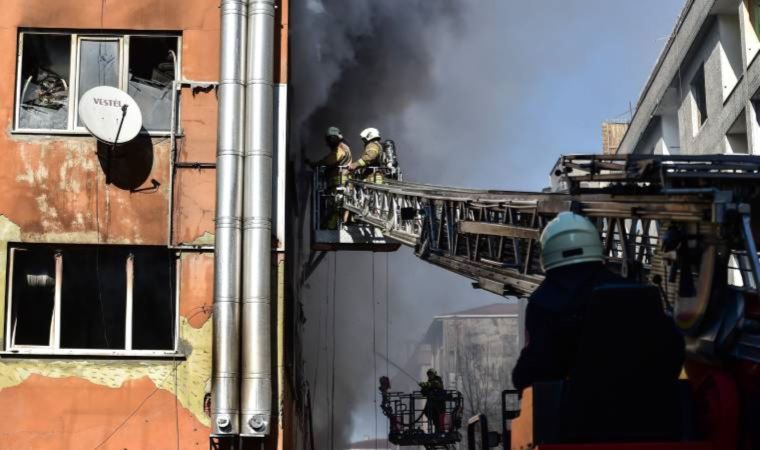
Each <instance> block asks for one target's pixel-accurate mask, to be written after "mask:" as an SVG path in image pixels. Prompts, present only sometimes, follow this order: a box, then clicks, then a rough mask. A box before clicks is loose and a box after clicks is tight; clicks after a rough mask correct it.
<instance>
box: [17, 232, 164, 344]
mask: <svg viewBox="0 0 760 450" xmlns="http://www.w3.org/2000/svg"><path fill="white" fill-rule="evenodd" d="M8 263H9V266H10V267H9V268H8V271H9V273H10V274H11V275H10V277H9V281H10V283H9V286H8V302H9V306H10V310H11V317H10V320H9V321H8V326H9V327H10V338H9V340H8V345H9V347H10V349H11V350H14V351H24V350H25V349H31V350H27V351H33V350H34V349H35V348H37V349H38V350H36V351H37V352H39V351H40V350H39V349H42V350H44V351H46V352H49V353H67V352H68V353H77V352H87V351H108V352H113V351H117V352H118V351H123V352H127V353H129V352H140V351H143V352H144V351H162V352H170V351H173V350H174V349H175V345H176V344H175V338H176V329H177V320H176V314H177V305H176V280H175V278H176V274H177V270H176V255H175V254H174V253H173V252H172V251H170V250H169V249H167V248H164V247H128V246H94V245H85V246H71V245H68V246H63V247H62V248H57V247H56V246H54V245H48V244H25V245H15V244H14V245H13V246H12V248H11V251H10V258H9V261H8Z"/></svg>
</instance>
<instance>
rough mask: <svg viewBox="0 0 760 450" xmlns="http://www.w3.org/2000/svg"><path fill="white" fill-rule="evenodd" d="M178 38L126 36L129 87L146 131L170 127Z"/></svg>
mask: <svg viewBox="0 0 760 450" xmlns="http://www.w3.org/2000/svg"><path fill="white" fill-rule="evenodd" d="M176 58H177V38H173V37H150V36H133V37H132V38H131V39H130V40H129V88H128V90H127V92H128V93H129V95H131V96H132V97H133V98H134V99H135V101H136V102H137V104H138V105H139V106H140V111H141V112H142V116H143V127H145V129H146V130H148V131H155V130H168V129H170V128H171V108H172V82H173V81H174V73H175V72H174V71H175V67H174V61H175V59H176Z"/></svg>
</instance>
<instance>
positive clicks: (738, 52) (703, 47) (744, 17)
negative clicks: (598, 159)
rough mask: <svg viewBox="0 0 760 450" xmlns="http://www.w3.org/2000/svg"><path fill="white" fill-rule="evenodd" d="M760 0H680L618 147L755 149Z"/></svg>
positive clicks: (758, 142)
mask: <svg viewBox="0 0 760 450" xmlns="http://www.w3.org/2000/svg"><path fill="white" fill-rule="evenodd" d="M758 36H760V2H758V1H757V0H688V1H687V2H686V5H685V6H684V9H683V12H682V13H681V15H680V17H679V19H678V22H677V24H676V26H675V29H674V30H673V33H672V35H671V36H670V39H669V40H668V42H667V44H666V46H665V49H664V50H663V52H662V53H661V55H660V57H659V59H658V61H657V63H656V65H655V68H654V70H653V72H652V74H651V75H650V77H649V80H648V81H647V83H646V85H645V86H644V89H643V91H642V94H641V97H640V98H639V101H638V103H637V105H636V110H635V113H634V115H633V118H632V121H631V124H630V127H629V128H628V131H627V132H626V134H625V136H624V137H623V140H622V142H621V143H620V147H619V149H618V153H620V154H626V153H639V154H666V155H667V154H670V155H678V154H694V155H704V154H760V126H759V125H758V108H760V102H758V100H759V99H760V96H759V95H758V90H760V62H758V61H757V60H758V57H757V55H758V52H760V39H759V38H758Z"/></svg>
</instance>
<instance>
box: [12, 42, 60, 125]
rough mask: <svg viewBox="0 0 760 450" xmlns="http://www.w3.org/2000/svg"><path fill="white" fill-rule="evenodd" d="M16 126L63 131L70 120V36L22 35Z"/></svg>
mask: <svg viewBox="0 0 760 450" xmlns="http://www.w3.org/2000/svg"><path fill="white" fill-rule="evenodd" d="M22 46H23V51H22V64H21V70H20V73H19V83H20V88H21V90H20V93H19V103H20V107H19V110H18V126H19V127H20V128H28V129H40V128H42V129H54V130H65V129H66V128H68V123H69V122H68V120H69V91H70V89H69V80H70V66H71V36H66V35H57V34H25V35H24V36H23V41H22Z"/></svg>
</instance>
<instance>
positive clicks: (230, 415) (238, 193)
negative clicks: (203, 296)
mask: <svg viewBox="0 0 760 450" xmlns="http://www.w3.org/2000/svg"><path fill="white" fill-rule="evenodd" d="M246 9H247V8H246V3H245V0H222V4H221V33H222V35H221V50H220V52H221V63H220V65H221V74H220V80H219V125H218V127H219V128H218V134H217V156H216V167H217V172H216V248H215V253H214V277H215V279H214V316H213V317H214V323H213V325H214V343H213V355H214V363H213V374H212V380H213V381H212V391H211V392H212V398H211V426H212V431H211V434H212V435H213V436H227V435H235V434H239V431H240V427H239V414H240V390H239V387H240V385H239V380H240V274H241V210H242V189H241V188H242V175H243V171H242V169H243V165H242V160H243V136H244V134H243V129H244V128H243V126H244V113H245V84H244V79H243V77H244V70H245V54H246V51H245V50H246V40H245V37H246V21H247V16H246V14H247V11H246Z"/></svg>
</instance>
